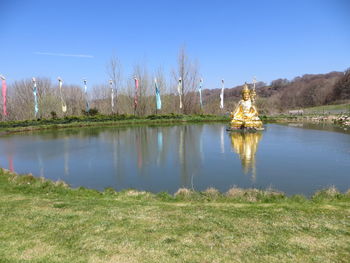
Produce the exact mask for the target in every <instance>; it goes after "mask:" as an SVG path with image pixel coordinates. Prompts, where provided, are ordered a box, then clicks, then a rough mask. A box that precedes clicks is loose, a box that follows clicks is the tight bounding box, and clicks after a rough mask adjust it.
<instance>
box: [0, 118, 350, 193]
mask: <svg viewBox="0 0 350 263" xmlns="http://www.w3.org/2000/svg"><path fill="white" fill-rule="evenodd" d="M0 167H3V168H7V169H10V170H12V171H15V172H17V173H32V174H33V175H34V176H42V177H45V178H49V179H52V180H55V181H56V180H63V181H65V182H67V183H68V184H69V185H71V186H72V187H79V186H84V187H87V188H92V189H97V190H103V189H104V188H107V187H112V188H114V189H116V190H122V189H127V188H134V189H138V190H145V191H150V192H154V193H157V192H162V191H166V192H169V193H174V192H176V191H177V190H178V189H179V188H181V187H186V188H190V189H194V190H199V191H200V190H205V189H207V188H208V187H215V188H216V189H218V190H220V191H221V192H225V191H227V190H228V189H229V188H231V187H233V186H237V187H242V188H251V187H254V188H259V189H266V188H269V187H272V188H274V189H278V190H280V191H283V192H285V193H286V194H288V195H292V194H304V195H306V196H310V195H311V194H312V193H313V192H315V191H316V190H319V189H322V188H325V187H329V186H332V185H334V186H336V187H337V188H338V189H339V190H340V191H346V190H347V189H349V188H350V134H349V132H347V131H344V129H341V128H337V127H333V126H327V125H323V126H322V125H306V124H290V125H278V124H267V125H266V130H265V131H263V132H259V133H239V132H235V133H228V132H227V131H226V124H223V123H214V124H183V125H171V126H169V125H163V126H133V127H103V128H79V129H62V130H50V131H40V132H32V133H22V134H14V135H6V136H1V137H0Z"/></svg>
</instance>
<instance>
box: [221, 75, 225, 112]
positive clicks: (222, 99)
mask: <svg viewBox="0 0 350 263" xmlns="http://www.w3.org/2000/svg"><path fill="white" fill-rule="evenodd" d="M221 83H222V88H221V93H220V109H223V108H224V88H225V83H224V80H223V79H222V80H221Z"/></svg>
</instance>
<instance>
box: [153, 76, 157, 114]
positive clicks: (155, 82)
mask: <svg viewBox="0 0 350 263" xmlns="http://www.w3.org/2000/svg"><path fill="white" fill-rule="evenodd" d="M154 87H155V90H156V115H157V114H158V104H157V103H158V102H157V78H154Z"/></svg>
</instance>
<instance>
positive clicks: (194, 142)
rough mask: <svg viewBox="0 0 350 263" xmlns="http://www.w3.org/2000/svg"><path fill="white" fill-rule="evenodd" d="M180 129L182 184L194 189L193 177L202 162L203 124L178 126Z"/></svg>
mask: <svg viewBox="0 0 350 263" xmlns="http://www.w3.org/2000/svg"><path fill="white" fill-rule="evenodd" d="M176 128H177V129H176V130H179V162H180V167H181V171H180V178H181V186H182V187H187V188H192V189H194V185H193V177H194V176H195V175H196V174H197V172H198V170H199V168H200V166H201V164H202V159H201V158H202V156H203V155H202V154H200V153H201V143H200V141H201V139H202V138H201V137H202V129H203V126H198V127H194V126H190V125H185V126H178V127H176Z"/></svg>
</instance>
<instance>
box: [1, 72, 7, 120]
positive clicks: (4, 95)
mask: <svg viewBox="0 0 350 263" xmlns="http://www.w3.org/2000/svg"><path fill="white" fill-rule="evenodd" d="M1 80H2V98H3V102H4V103H3V109H4V116H7V111H6V80H5V78H2V79H1Z"/></svg>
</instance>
